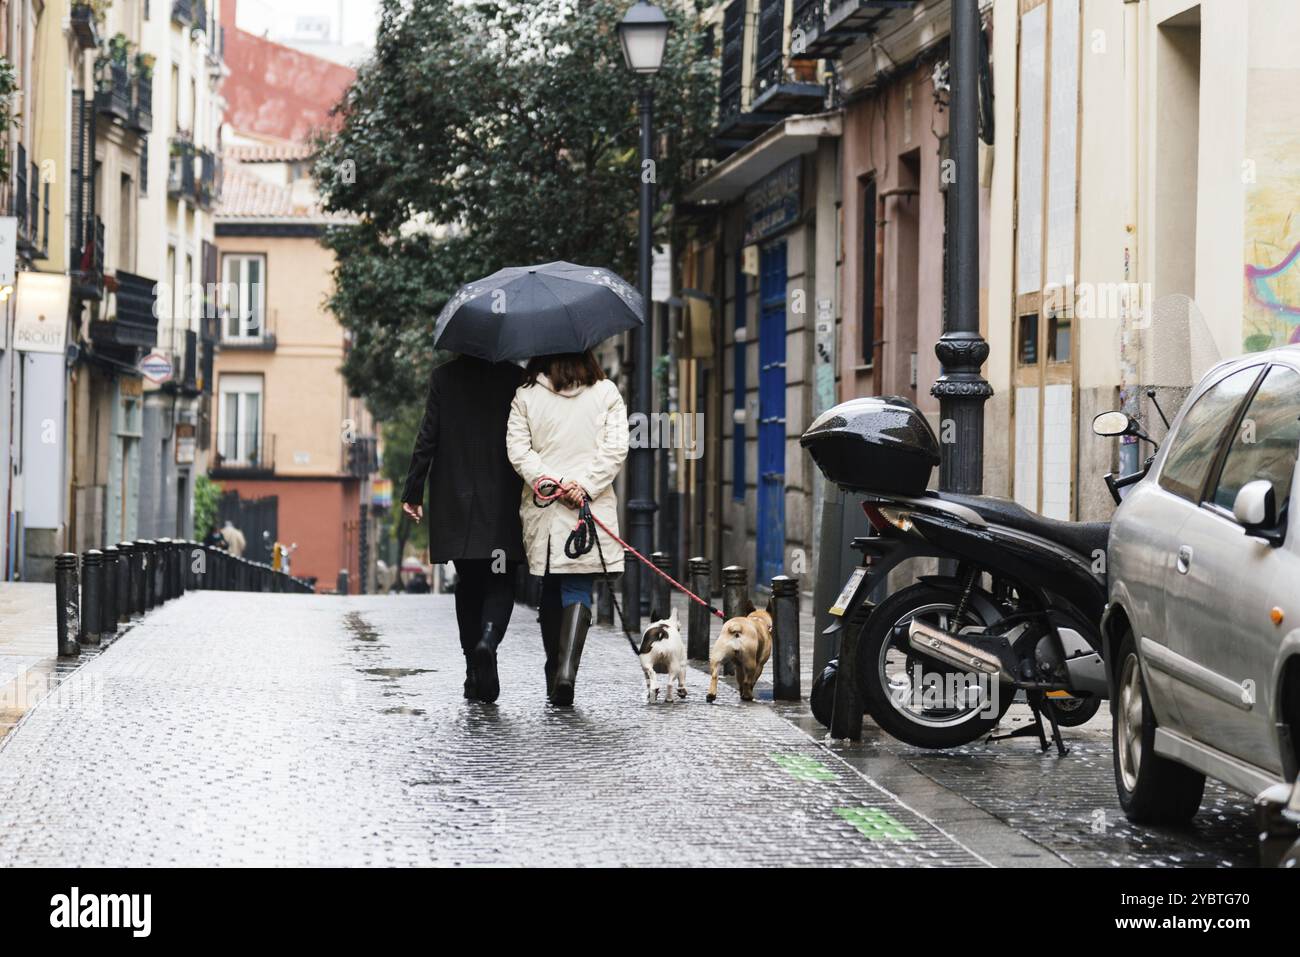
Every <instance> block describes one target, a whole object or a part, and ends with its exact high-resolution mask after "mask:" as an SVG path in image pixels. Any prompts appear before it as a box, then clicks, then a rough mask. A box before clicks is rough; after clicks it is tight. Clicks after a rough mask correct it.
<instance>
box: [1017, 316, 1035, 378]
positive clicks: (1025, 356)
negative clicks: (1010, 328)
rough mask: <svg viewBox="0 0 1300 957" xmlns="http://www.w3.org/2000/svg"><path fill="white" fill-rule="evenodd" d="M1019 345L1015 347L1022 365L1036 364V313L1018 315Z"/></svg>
mask: <svg viewBox="0 0 1300 957" xmlns="http://www.w3.org/2000/svg"><path fill="white" fill-rule="evenodd" d="M1018 340H1019V345H1018V347H1017V349H1016V352H1017V355H1018V357H1019V360H1020V364H1021V365H1022V366H1033V365H1038V315H1037V314H1036V313H1035V314H1032V315H1027V316H1021V317H1020V332H1019V336H1018Z"/></svg>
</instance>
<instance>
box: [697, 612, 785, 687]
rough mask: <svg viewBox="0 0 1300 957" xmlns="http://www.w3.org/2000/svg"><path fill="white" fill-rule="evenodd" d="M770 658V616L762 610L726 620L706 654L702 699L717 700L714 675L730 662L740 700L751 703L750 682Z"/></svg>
mask: <svg viewBox="0 0 1300 957" xmlns="http://www.w3.org/2000/svg"><path fill="white" fill-rule="evenodd" d="M771 656H772V615H771V614H770V613H769V612H768V611H767V610H765V609H762V608H760V609H758V610H756V611H751V612H750V613H749V614H748V615H746V616H745V617H743V618H741V617H736V618H732V619H730V620H728V621H727V622H725V623H724V624H723V626H722V633H721V634H720V635H718V640H717V641H715V642H714V643H713V650H712V651H710V652H709V674H710V677H709V692H708V694H707V695H705V700H707V701H713V700H715V699H716V698H717V697H718V672H719V671H721V670H722V666H723V665H724V664H726V663H728V662H730V663H731V664H732V665H733V666H734V667H735V669H736V685H737V686H738V687H739V688H740V700H741V701H753V700H754V682H756V681H758V676H759V675H761V674H762V673H763V666H764V665H766V664H767V659H768V658H770V657H771Z"/></svg>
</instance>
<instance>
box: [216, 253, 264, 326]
mask: <svg viewBox="0 0 1300 957" xmlns="http://www.w3.org/2000/svg"><path fill="white" fill-rule="evenodd" d="M252 262H256V263H257V264H258V265H259V267H260V272H261V281H260V282H258V283H256V284H255V285H254V284H252V283H250V282H249V281H248V266H249V263H252ZM221 290H222V303H221V306H222V309H223V310H224V312H225V317H224V318H223V320H222V324H221V338H222V339H224V340H226V341H228V342H230V341H233V342H239V341H256V340H260V339H264V338H266V255H265V254H264V253H227V254H226V255H224V256H222V258H221ZM232 298H235V299H237V300H238V301H237V302H233V301H232ZM250 307H255V309H254V308H250ZM254 314H255V315H256V316H257V317H259V318H258V321H254V320H253V316H254ZM234 317H238V323H239V331H238V333H236V334H233V335H232V334H231V331H230V322H231V319H232V318H234Z"/></svg>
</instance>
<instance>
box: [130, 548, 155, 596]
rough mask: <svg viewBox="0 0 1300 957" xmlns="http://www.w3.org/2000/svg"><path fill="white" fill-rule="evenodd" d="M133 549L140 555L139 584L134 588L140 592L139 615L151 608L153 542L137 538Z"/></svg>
mask: <svg viewBox="0 0 1300 957" xmlns="http://www.w3.org/2000/svg"><path fill="white" fill-rule="evenodd" d="M135 547H136V549H137V550H138V551H139V554H140V564H139V569H140V583H139V584H138V585H136V588H137V589H139V592H140V614H142V615H143V614H145V613H146V612H147V611H148V610H149V609H150V608H152V607H153V605H154V601H153V563H154V550H153V542H151V541H150V540H149V539H147V538H137V539H136V541H135Z"/></svg>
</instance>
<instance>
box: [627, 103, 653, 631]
mask: <svg viewBox="0 0 1300 957" xmlns="http://www.w3.org/2000/svg"><path fill="white" fill-rule="evenodd" d="M638 106H639V110H640V114H641V221H640V226H641V239H640V248H639V250H638V253H639V258H638V272H639V275H638V279H639V280H640V282H641V300H642V304H643V308H644V310H645V321H644V322H643V323H642V324H641V325H640V326H639V327H638V328H637V329H635V330H634V331H633V333H632V337H631V338H632V357H633V358H632V369H633V375H635V376H636V403H635V405H634V406H633V409H632V411H633V412H634V413H636V414H639V415H644V416H649V415H650V389H651V384H652V373H653V371H654V369H653V366H654V329H653V325H654V309H653V307H652V305H651V299H650V278H651V277H650V272H651V268H652V250H651V243H652V242H653V239H654V200H655V176H654V175H653V171H654V136H653V121H654V91H653V90H652V89H651V87H650V84H649V83H648V82H647V83H643V84H642V86H641V93H640V96H639V98H638ZM648 432H649V430H648V429H644V430H642V441H641V442H639V443H637V444H636V445H635V446H634V447H633V448H632V450H631V451H630V452H629V453H628V457H629V459H630V463H629V464H630V465H631V472H630V474H629V478H630V482H629V488H628V503H627V523H628V526H629V528H628V530H629V533H630V534H629V535H628V538H629V540H630V541H631V544H632V547H633V548H635V549H636V550H637V551H639V552H640V553H641V554H642V555H647V556H648V555H649V554H650V551H651V550H652V549H653V548H654V513H655V501H654V450H653V449H651V448H650V444H649V441H648ZM646 574H647V573H646V572H645V571H644V570H643V569H642V568H641V563H640V562H635V563H634V564H633V565H632V566H631V567H630V568H628V567H625V571H624V575H625V576H626V578H627V585H626V590H625V594H626V596H627V601H626V605H627V607H626V608H625V609H624V616H625V617H626V619H627V627H628V629H629V630H632V631H634V632H637V631H640V630H641V613H642V611H643V610H646V608H645V606H648V604H649V600H650V595H649V593H648V590H647V589H646V588H645V587H644V586H645V584H646V582H647V579H646V577H645V575H646Z"/></svg>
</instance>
